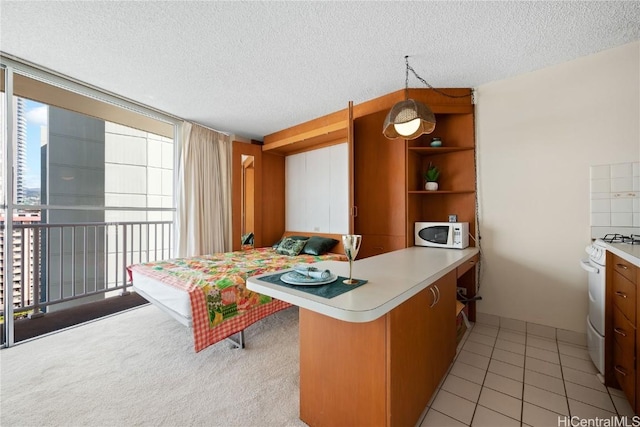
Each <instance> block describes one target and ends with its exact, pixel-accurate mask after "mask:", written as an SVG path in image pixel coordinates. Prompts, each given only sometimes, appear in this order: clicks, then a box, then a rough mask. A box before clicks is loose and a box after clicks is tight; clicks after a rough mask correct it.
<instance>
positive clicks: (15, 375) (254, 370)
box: [0, 306, 305, 427]
mask: <svg viewBox="0 0 640 427" xmlns="http://www.w3.org/2000/svg"><path fill="white" fill-rule="evenodd" d="M245 337H246V340H247V347H246V348H245V349H244V350H237V349H231V348H230V345H229V343H228V342H221V343H218V344H216V345H214V346H211V347H209V348H207V349H205V350H203V351H201V352H200V353H194V351H193V343H192V337H191V331H190V330H189V329H187V328H185V327H184V326H182V325H180V324H179V323H178V322H176V321H175V320H173V319H172V318H170V317H168V316H167V315H166V314H165V313H163V312H161V311H160V310H159V309H157V308H156V307H153V306H145V307H142V308H136V309H132V310H130V311H127V312H124V313H121V314H118V315H114V316H111V317H108V318H104V319H101V320H98V321H95V322H92V323H89V324H85V325H82V326H78V327H76V328H73V329H69V330H66V331H62V332H59V333H57V334H54V335H50V336H46V337H43V338H40V339H36V340H33V341H31V342H27V343H24V344H21V345H18V346H15V347H12V348H9V349H3V350H1V351H0V363H1V367H0V373H1V377H0V425H2V426H6V427H9V426H187V425H191V426H205V425H206V426H304V425H305V424H304V423H302V422H301V421H300V420H299V419H298V416H299V408H298V403H299V389H298V386H299V374H300V371H299V365H298V310H297V308H295V307H293V308H290V309H287V310H283V311H281V312H279V313H276V314H274V315H272V316H270V317H268V318H266V319H263V320H261V321H260V322H258V323H256V324H254V325H252V326H251V327H249V328H248V329H247V330H246V333H245Z"/></svg>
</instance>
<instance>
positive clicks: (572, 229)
mask: <svg viewBox="0 0 640 427" xmlns="http://www.w3.org/2000/svg"><path fill="white" fill-rule="evenodd" d="M639 64H640V42H635V43H632V44H628V45H625V46H621V47H618V48H615V49H611V50H608V51H604V52H600V53H598V54H595V55H591V56H588V57H584V58H580V59H578V60H574V61H571V62H568V63H564V64H560V65H557V66H554V67H550V68H547V69H543V70H539V71H536V72H532V73H528V74H525V75H521V76H517V77H515V78H511V79H508V80H503V81H498V82H494V83H490V84H487V85H483V86H480V87H478V88H477V98H476V104H477V105H476V132H477V133H476V141H477V145H478V174H479V175H478V185H479V192H478V195H479V204H480V232H481V236H482V241H481V245H482V254H483V263H482V271H481V278H480V286H481V287H480V294H481V295H482V297H483V301H481V302H479V303H478V305H477V308H478V311H479V312H482V313H489V314H495V315H499V316H504V317H509V318H513V319H520V320H524V321H528V322H535V323H539V324H543V325H548V326H553V327H556V328H562V329H568V330H573V331H578V332H584V331H585V329H586V327H585V321H586V320H585V319H586V316H587V298H588V297H587V288H586V286H587V282H586V281H587V276H586V272H584V271H582V270H581V269H580V267H579V265H578V260H579V259H580V258H583V257H586V254H585V252H584V247H585V246H586V245H587V244H589V243H590V224H589V220H590V218H589V216H590V209H589V167H590V165H594V164H607V163H621V162H635V161H638V160H639V159H640V65H639Z"/></svg>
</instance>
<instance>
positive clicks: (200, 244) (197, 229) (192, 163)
mask: <svg viewBox="0 0 640 427" xmlns="http://www.w3.org/2000/svg"><path fill="white" fill-rule="evenodd" d="M231 154H232V145H231V140H230V138H229V136H227V135H225V134H223V133H220V132H215V131H212V130H209V129H206V128H204V127H202V126H198V125H196V124H193V123H189V122H184V124H183V127H182V149H181V152H180V162H179V166H178V185H177V191H176V193H177V198H178V215H177V222H178V224H177V228H178V236H177V237H178V238H177V245H176V246H177V247H176V254H177V256H178V257H186V256H194V255H203V254H210V253H215V252H228V251H230V250H231Z"/></svg>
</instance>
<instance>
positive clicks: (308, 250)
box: [302, 236, 338, 255]
mask: <svg viewBox="0 0 640 427" xmlns="http://www.w3.org/2000/svg"><path fill="white" fill-rule="evenodd" d="M337 243H338V241H337V240H336V239H331V238H329V237H320V236H311V237H310V238H309V240H308V241H307V244H306V245H304V248H303V249H302V253H304V254H307V255H322V254H325V253H327V252H329V251H330V250H331V248H333V247H334V246H335V245H336V244H337Z"/></svg>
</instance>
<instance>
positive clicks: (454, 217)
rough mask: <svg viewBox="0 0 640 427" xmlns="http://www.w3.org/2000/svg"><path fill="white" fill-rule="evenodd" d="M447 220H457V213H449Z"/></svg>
mask: <svg viewBox="0 0 640 427" xmlns="http://www.w3.org/2000/svg"><path fill="white" fill-rule="evenodd" d="M449 222H458V215H455V214H450V215H449Z"/></svg>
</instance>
